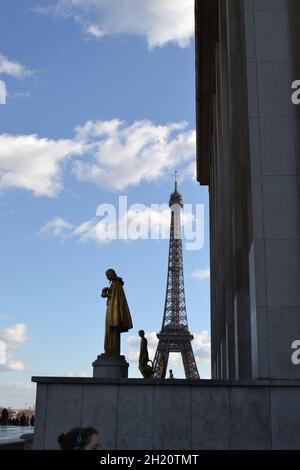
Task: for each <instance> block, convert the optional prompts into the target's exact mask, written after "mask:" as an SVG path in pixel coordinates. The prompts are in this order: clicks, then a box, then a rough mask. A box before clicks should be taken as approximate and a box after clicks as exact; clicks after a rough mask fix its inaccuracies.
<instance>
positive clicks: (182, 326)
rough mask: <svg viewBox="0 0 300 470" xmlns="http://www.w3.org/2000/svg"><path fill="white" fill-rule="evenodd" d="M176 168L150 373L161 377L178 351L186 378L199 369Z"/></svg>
mask: <svg viewBox="0 0 300 470" xmlns="http://www.w3.org/2000/svg"><path fill="white" fill-rule="evenodd" d="M177 173H178V172H177V170H176V171H175V188H174V191H173V193H172V194H171V196H170V201H169V207H170V209H171V226H170V245H169V262H168V278H167V289H166V298H165V308H164V316H163V321H162V327H161V331H160V333H159V334H158V335H157V337H158V345H157V350H156V353H155V357H154V361H153V370H154V377H157V378H158V377H161V378H164V377H165V375H166V370H167V366H168V361H169V354H170V353H171V352H178V353H181V356H182V361H183V366H184V371H185V376H186V378H187V379H199V378H200V376H199V373H198V369H197V365H196V361H195V357H194V353H193V349H192V340H193V335H191V333H190V331H189V328H188V321H187V313H186V303H185V293H184V277H183V258H182V239H181V210H182V207H183V200H182V195H181V194H180V193H179V192H178V188H177Z"/></svg>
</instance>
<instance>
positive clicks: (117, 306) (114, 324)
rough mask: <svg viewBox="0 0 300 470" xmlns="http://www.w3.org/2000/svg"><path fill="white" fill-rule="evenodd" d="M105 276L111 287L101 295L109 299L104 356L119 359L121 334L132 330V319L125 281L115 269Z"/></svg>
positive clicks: (107, 272) (105, 289)
mask: <svg viewBox="0 0 300 470" xmlns="http://www.w3.org/2000/svg"><path fill="white" fill-rule="evenodd" d="M105 274H106V277H107V279H108V280H109V282H110V286H109V287H104V288H103V289H102V293H101V296H102V297H104V298H107V303H106V305H107V306H106V318H105V339H104V354H105V356H106V357H109V358H118V357H120V339H121V333H125V332H127V331H128V330H130V329H131V328H132V319H131V315H130V311H129V307H128V304H127V300H126V296H125V292H124V289H123V285H124V282H123V279H122V278H121V277H118V276H117V274H116V272H115V271H114V270H113V269H108V270H107V271H106V273H105Z"/></svg>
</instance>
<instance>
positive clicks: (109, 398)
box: [33, 377, 300, 450]
mask: <svg viewBox="0 0 300 470" xmlns="http://www.w3.org/2000/svg"><path fill="white" fill-rule="evenodd" d="M33 382H36V383H37V403H36V407H37V408H36V412H37V413H36V418H37V419H36V423H35V438H34V448H35V449H57V448H58V445H57V436H58V435H59V434H60V433H62V432H66V431H68V430H70V429H71V428H74V427H76V426H81V427H87V426H93V427H95V428H96V429H97V430H98V431H99V433H100V437H101V448H102V449H103V450H118V449H121V450H151V449H155V450H215V449H217V450H219V449H220V450H221V449H234V450H237V449H243V450H246V449H259V450H261V449H262V450H264V449H267V450H268V449H300V429H299V422H300V380H258V381H246V380H244V381H219V380H218V381H216V380H187V379H181V380H178V379H173V380H172V379H170V380H159V379H146V380H143V379H104V378H66V377H33ZM282 423H285V424H284V426H283V425H282Z"/></svg>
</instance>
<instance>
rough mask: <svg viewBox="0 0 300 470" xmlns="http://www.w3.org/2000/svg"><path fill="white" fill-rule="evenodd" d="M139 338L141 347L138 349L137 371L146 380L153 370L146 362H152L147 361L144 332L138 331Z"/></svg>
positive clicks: (146, 343)
mask: <svg viewBox="0 0 300 470" xmlns="http://www.w3.org/2000/svg"><path fill="white" fill-rule="evenodd" d="M139 336H140V338H141V347H140V357H139V370H140V372H141V374H142V376H143V377H144V379H148V378H149V377H152V375H153V368H152V366H150V365H149V364H148V362H152V361H150V359H149V355H148V341H147V339H146V338H145V332H144V330H140V331H139Z"/></svg>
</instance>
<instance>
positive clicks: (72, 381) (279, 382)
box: [31, 376, 300, 387]
mask: <svg viewBox="0 0 300 470" xmlns="http://www.w3.org/2000/svg"><path fill="white" fill-rule="evenodd" d="M31 381H32V382H35V383H37V384H66V385H67V384H69V385H76V384H81V385H100V384H101V385H147V386H149V385H158V386H161V387H165V386H174V385H176V386H196V387H228V386H231V387H270V386H271V387H300V380H298V379H295V380H291V379H272V380H268V379H261V380H209V379H203V380H201V379H200V380H187V379H165V380H160V379H117V378H103V377H95V378H93V377H46V376H45V377H41V376H40V377H35V376H34V377H32V378H31Z"/></svg>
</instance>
